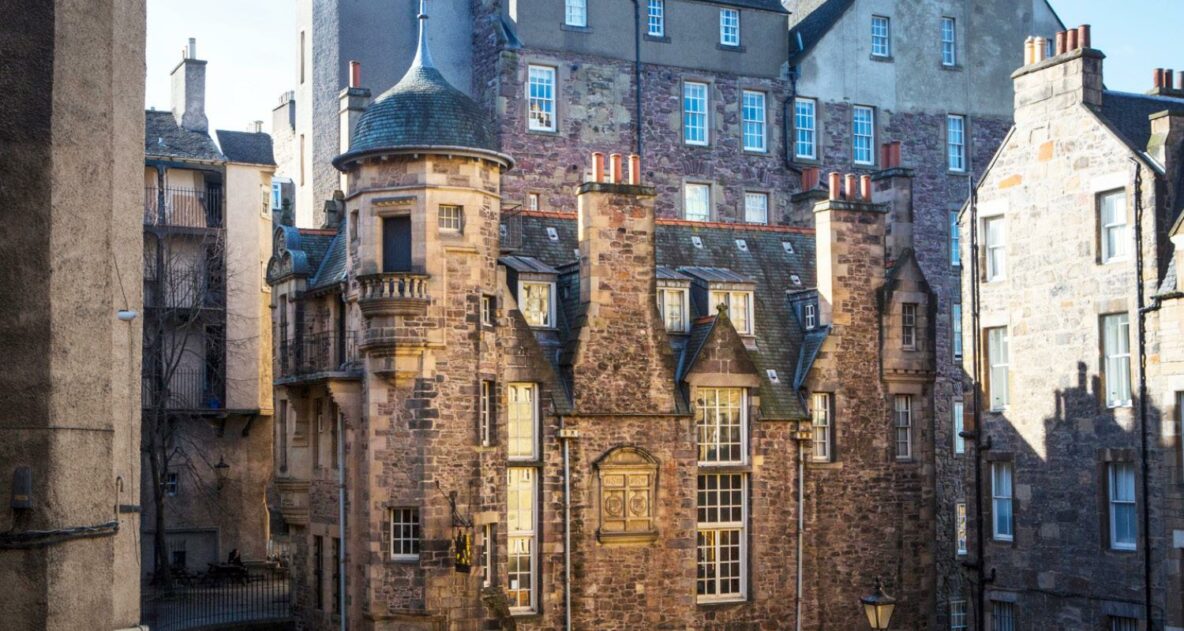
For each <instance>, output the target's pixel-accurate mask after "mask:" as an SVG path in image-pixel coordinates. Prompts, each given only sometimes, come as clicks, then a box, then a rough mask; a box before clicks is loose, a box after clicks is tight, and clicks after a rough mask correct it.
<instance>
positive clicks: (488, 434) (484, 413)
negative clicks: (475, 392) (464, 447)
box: [480, 379, 497, 447]
mask: <svg viewBox="0 0 1184 631" xmlns="http://www.w3.org/2000/svg"><path fill="white" fill-rule="evenodd" d="M480 397H481V403H480V407H481V409H480V415H481V421H480V425H481V427H480V429H481V446H482V447H488V446H490V445H492V444H493V439H494V436H493V432H494V427H493V418H494V411H495V410H496V409H497V388H496V386H495V385H494V383H493V381H491V380H489V379H482V380H481V393H480Z"/></svg>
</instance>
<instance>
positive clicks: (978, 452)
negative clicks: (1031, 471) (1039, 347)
mask: <svg viewBox="0 0 1184 631" xmlns="http://www.w3.org/2000/svg"><path fill="white" fill-rule="evenodd" d="M978 261H979V249H978V187H977V186H975V187H973V188H972V189H971V192H970V314H971V320H972V321H971V325H970V330H971V331H973V332H974V342H973V344H972V349H973V350H972V352H973V353H974V381H973V384H974V388H973V403H972V405H974V523H975V525H976V526H977V529H978V536H977V537H976V538H975V542H974V543H975V554H976V560H977V563H976V564H975V565H976V568H975V570H976V574H977V581H976V584H975V596H974V599H975V603H974V628H975V629H982V628H983V622H984V618H985V616H984V615H983V614H984V611H983V607H984V602H985V600H984V596H985V592H986V578H987V577H986V566H987V563H986V559H984V558H983V555H984V554H985V550H986V546H985V545H984V541H983V540H984V539H985V538H986V528H985V525H984V524H983V451H984V448H985V446H984V444H983V443H984V432H983V412H982V409H983V406H982V371H983V368H982V324H981V323H980V322H979V262H978Z"/></svg>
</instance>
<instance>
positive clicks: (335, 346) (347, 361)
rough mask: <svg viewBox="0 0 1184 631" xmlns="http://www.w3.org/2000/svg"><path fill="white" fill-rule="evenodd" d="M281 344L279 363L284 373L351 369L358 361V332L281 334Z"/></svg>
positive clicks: (290, 374) (298, 373)
mask: <svg viewBox="0 0 1184 631" xmlns="http://www.w3.org/2000/svg"><path fill="white" fill-rule="evenodd" d="M281 334H282V335H286V333H285V332H281ZM278 346H279V348H278V350H279V353H278V354H277V357H276V362H277V370H278V372H279V374H280V375H281V376H294V375H307V374H314V373H321V372H338V371H348V370H349V369H350V368H351V366H353V365H354V364H356V363H357V361H358V337H357V331H343V332H337V331H326V332H322V333H307V334H304V335H301V336H299V337H297V338H296V339H286V338H284V337H280V342H279V345H278Z"/></svg>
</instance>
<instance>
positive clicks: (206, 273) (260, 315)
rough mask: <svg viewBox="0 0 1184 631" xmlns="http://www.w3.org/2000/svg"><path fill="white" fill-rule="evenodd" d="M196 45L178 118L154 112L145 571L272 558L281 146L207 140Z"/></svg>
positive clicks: (147, 276)
mask: <svg viewBox="0 0 1184 631" xmlns="http://www.w3.org/2000/svg"><path fill="white" fill-rule="evenodd" d="M205 87H206V62H205V61H204V60H201V59H198V58H197V54H196V43H195V42H194V40H192V39H190V40H189V45H188V47H187V49H186V51H185V53H184V56H183V58H182V59H181V60H180V61H179V62H178V64H177V66H176V67H175V68H174V69H173V72H172V95H173V102H172V107H171V109H170V110H164V111H156V110H149V111H147V112H145V117H146V133H145V138H144V165H143V176H142V177H143V186H144V193H143V202H142V204H141V206H142V209H143V214H142V216H143V235H144V255H143V273H144V284H143V291H144V316H143V329H144V336H143V344H142V348H143V378H142V388H143V412H142V419H143V428H142V429H143V441H142V442H143V445H142V446H143V457H144V463H143V466H144V476H143V487H142V502H143V506H144V520H143V537H142V539H141V544H142V546H143V567H142V569H143V572H144V573H145V574H153V577H154V578H156V579H157V580H159V579H160V577H161V576H162V575H161V573H162V572H164V573H166V574H167V575H170V576H171V575H178V576H183V575H185V574H186V573H189V572H195V571H204V570H206V568H207V567H208V565H207V564H209V563H216V562H218V561H225V560H226V558H227V556H228V554H229V553H230V552H231V551H232V550H238V552H239V554H240V555H241V556H242V557H243V558H244V559H256V560H259V559H263V558H264V557H265V556H266V555H267V542H268V520H269V517H268V512H267V501H266V496H265V490H266V487H267V482H268V480H269V478H270V475H271V458H272V445H271V439H272V422H271V413H272V376H271V367H272V362H271V314H270V311H269V307H270V303H271V297H270V291H271V287H270V286H269V285H268V284H267V283H266V279H265V266H266V263H267V260H268V258H269V253H270V242H271V226H272V211H271V203H270V197H271V175H272V173H273V171H274V169H275V162H274V160H273V158H272V151H271V139H270V137H268V135H267V134H264V133H262V132H261V131H260V130H259V129H256V130H255V131H253V132H237V131H226V130H218V131H217V137H218V141H219V143H220V144H221V149H219V146H218V145H216V144H215V143H214V140H213V138H211V137H210V135H209V132H208V127H209V124H208V122H207V119H206V114H205Z"/></svg>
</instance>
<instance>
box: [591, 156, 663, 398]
mask: <svg viewBox="0 0 1184 631" xmlns="http://www.w3.org/2000/svg"><path fill="white" fill-rule="evenodd" d="M577 207H578V210H579V219H578V221H579V223H578V235H579V243H580V263H579V266H580V270H579V278H580V304H581V309H580V313H581V314H582V315H581V316H580V317H579V318H578V319H577V321H576V322H575V323H574V327H575V328H577V329H578V331H579V337H578V339H579V344H578V347H577V349H576V351H575V353H574V355H573V356H572V358H571V366H572V370H573V373H572V374H573V375H575V381H574V383H573V395H574V403H575V407H576V409H577V410H578V411H579V412H581V413H595V412H600V413H608V412H641V411H643V410H648V411H649V412H656V413H668V412H672V411H673V409H674V408H673V406H674V394H675V393H674V375H673V360H672V355H671V352H670V342H669V341H668V340H667V337H666V332H665V327H664V326H663V323H662V321H661V318H660V316H659V315H658V308H657V302H656V298H655V296H656V293H655V292H656V280H655V255H654V223H655V221H654V189H653V187H650V186H642V184H641V162H640V159H638V157H637V156H629V157H628V160H627V163H626V161H625V159H624V157H623V156H622V155H621V154H617V153H614V154H612V156H611V158H610V160H608V161H607V164H606V161H605V160H604V155H603V154H600V153H597V154H594V155H593V167H592V174H591V178H590V179H589V181H587V182H584V184H582V185H580V187H579V189H578V190H577ZM667 397H669V398H667Z"/></svg>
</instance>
